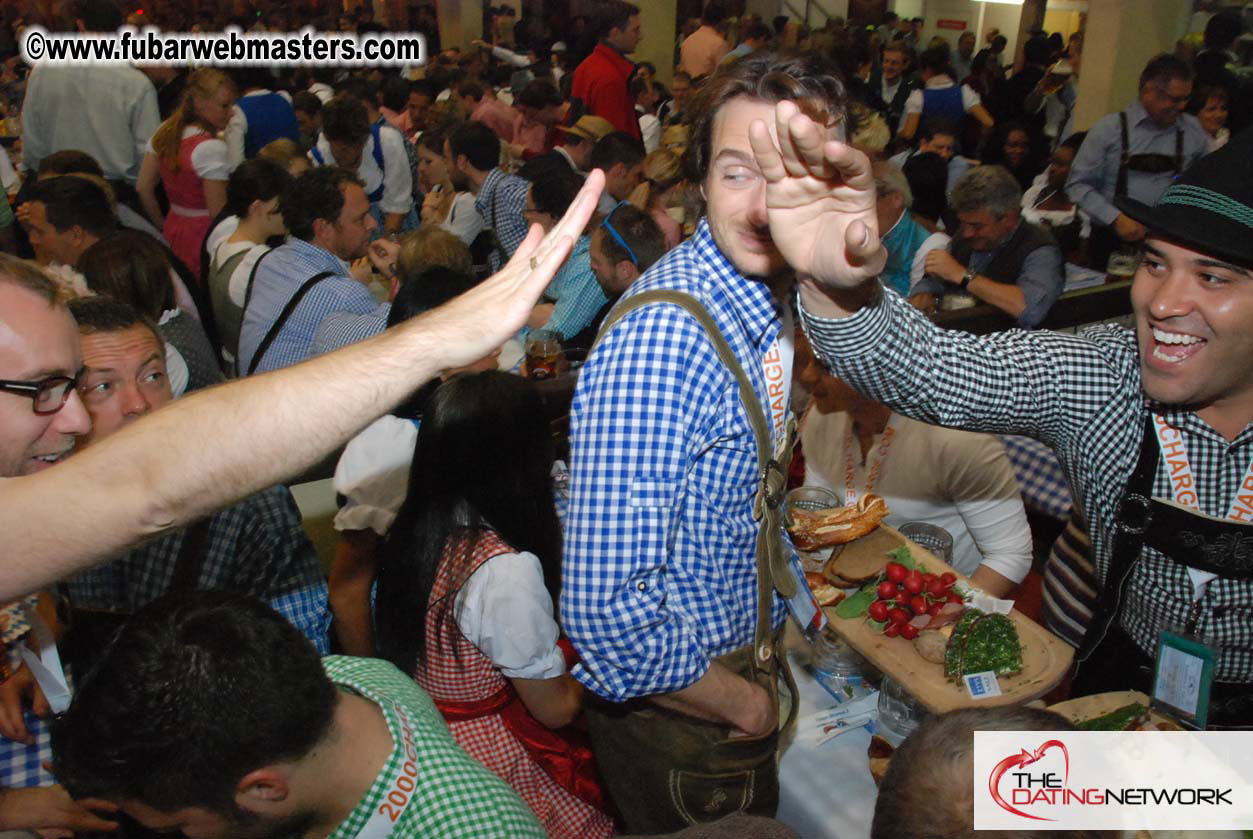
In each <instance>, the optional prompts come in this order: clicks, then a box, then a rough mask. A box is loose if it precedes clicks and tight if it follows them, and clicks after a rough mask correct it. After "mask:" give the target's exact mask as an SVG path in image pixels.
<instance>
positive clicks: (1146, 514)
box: [1072, 414, 1253, 728]
mask: <svg viewBox="0 0 1253 839" xmlns="http://www.w3.org/2000/svg"><path fill="white" fill-rule="evenodd" d="M1160 459H1161V448H1160V446H1159V445H1158V441H1157V435H1156V434H1155V433H1154V428H1153V417H1152V415H1151V414H1150V415H1149V417H1148V418H1147V419H1146V420H1145V427H1144V442H1143V443H1142V445H1141V446H1140V459H1139V461H1138V462H1137V463H1136V467H1135V471H1133V472H1132V473H1131V479H1130V480H1129V481H1128V482H1127V488H1126V489H1125V490H1124V491H1123V495H1122V499H1121V500H1120V501H1119V504H1118V510H1117V512H1116V513H1115V515H1114V545H1113V551H1112V553H1111V556H1110V563H1109V570H1108V571H1107V573H1106V574H1105V581H1104V584H1103V585H1102V587H1101V592H1100V598H1099V601H1098V607H1097V610H1096V614H1095V615H1094V616H1093V618H1092V622H1091V623H1090V624H1089V625H1088V630H1087V632H1086V633H1085V635H1084V638H1083V644H1082V645H1081V646H1080V648H1079V652H1078V653H1077V654H1076V656H1075V660H1076V661H1077V662H1079V664H1078V671H1077V673H1076V675H1075V680H1074V682H1073V684H1072V694H1073V695H1075V696H1086V695H1088V694H1092V693H1102V692H1105V691H1110V690H1128V689H1134V690H1140V691H1143V692H1144V693H1146V694H1147V693H1151V691H1152V689H1153V664H1154V657H1153V655H1151V654H1148V653H1145V652H1144V651H1142V650H1141V649H1140V647H1139V645H1137V644H1136V643H1135V641H1133V640H1132V639H1131V638H1130V637H1128V635H1127V633H1126V632H1124V631H1123V630H1122V629H1121V628H1120V627H1119V625H1118V618H1119V614H1120V610H1121V607H1122V598H1123V593H1124V591H1125V590H1126V588H1127V583H1128V581H1129V580H1130V579H1131V574H1132V572H1133V570H1134V569H1135V565H1136V563H1137V562H1138V561H1139V559H1140V556H1141V555H1142V553H1143V549H1144V548H1146V547H1148V548H1153V549H1154V550H1157V551H1160V552H1161V553H1162V554H1163V555H1164V556H1165V557H1167V558H1168V559H1170V560H1172V561H1174V562H1178V563H1180V564H1186V565H1188V566H1191V567H1193V568H1196V569H1198V570H1201V571H1207V572H1210V573H1213V574H1217V575H1218V576H1219V577H1220V578H1225V579H1238V580H1253V524H1245V523H1242V522H1237V521H1233V520H1230V519H1216V518H1214V517H1212V516H1206V515H1202V514H1201V513H1197V512H1194V511H1192V510H1189V509H1187V508H1185V507H1181V506H1179V505H1178V504H1174V503H1172V502H1168V501H1162V500H1159V499H1157V498H1154V497H1153V478H1154V476H1155V475H1156V474H1157V467H1158V463H1159V461H1160ZM1185 558H1186V559H1187V562H1186V563H1185V562H1184V561H1183V560H1184V559H1185ZM1201 608H1202V607H1201V602H1200V601H1199V600H1198V601H1197V602H1196V603H1194V604H1193V607H1192V612H1191V613H1190V614H1189V616H1188V620H1187V624H1186V625H1185V626H1184V627H1183V630H1184V632H1185V633H1188V634H1191V633H1192V632H1194V631H1195V630H1196V627H1197V623H1198V621H1199V619H1200V616H1201ZM1220 640H1221V639H1220ZM1209 722H1210V727H1211V728H1212V727H1222V728H1232V727H1236V728H1248V727H1253V685H1250V684H1248V683H1246V682H1219V681H1215V682H1214V684H1213V686H1212V688H1211V691H1210V705H1209Z"/></svg>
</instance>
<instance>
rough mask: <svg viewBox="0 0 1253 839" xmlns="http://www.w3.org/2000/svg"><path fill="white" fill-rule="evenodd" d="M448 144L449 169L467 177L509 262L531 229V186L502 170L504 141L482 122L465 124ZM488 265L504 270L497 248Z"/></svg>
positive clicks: (475, 200)
mask: <svg viewBox="0 0 1253 839" xmlns="http://www.w3.org/2000/svg"><path fill="white" fill-rule="evenodd" d="M445 144H446V146H447V147H448V155H447V158H448V164H449V168H450V169H452V170H453V171H456V172H460V173H461V174H462V175H464V176H465V179H466V183H467V185H468V186H469V187H470V192H472V193H474V209H476V210H478V211H479V215H481V216H482V217H483V219H484V220H485V221H486V222H487V226H488V227H490V228H491V229H493V230H494V231H496V240H497V242H499V244H500V248H501V249H503V250H504V253H505V259H508V258H509V257H511V256H513V252H514V251H516V250H517V249H518V245H520V244H522V240H523V239H525V238H526V232H527V230H529V229H530V225H529V224H527V221H526V219H525V218H523V217H522V211H523V210H524V209H525V208H526V191H527V189H528V188H529V187H530V184H528V183H527V182H526V180H525V179H523V178H520V177H518V176H517V175H509V174H506V173H505V170H504V169H501V168H500V138H499V137H497V136H496V134H495V133H494V132H493V131H492V129H490V128H488V127H487V126H486V125H484V124H483V123H481V122H474V121H471V122H467V123H465V124H464V125H462V126H461V127H460V128H458V129H457V130H456V131H454V132H453V133H452V136H451V137H449V138H448V140H447V141H446V143H445ZM488 264H489V265H491V268H492V270H493V271H499V270H500V266H501V265H502V264H503V263H502V262H501V258H500V253H499V252H498V250H497V249H496V248H493V249H492V252H491V253H490V254H489V256H488Z"/></svg>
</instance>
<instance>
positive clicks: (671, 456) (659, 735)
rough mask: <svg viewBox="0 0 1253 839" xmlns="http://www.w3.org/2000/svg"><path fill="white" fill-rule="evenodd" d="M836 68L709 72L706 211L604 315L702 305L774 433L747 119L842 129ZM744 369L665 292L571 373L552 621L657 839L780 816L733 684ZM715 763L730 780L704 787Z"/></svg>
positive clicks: (776, 361) (750, 457)
mask: <svg viewBox="0 0 1253 839" xmlns="http://www.w3.org/2000/svg"><path fill="white" fill-rule="evenodd" d="M838 79H839V76H838V74H837V73H835V72H834V71H832V70H830V68H829V67H828V66H827V65H826V64H825V63H824V62H823V61H822V60H821V59H820V58H817V57H815V56H813V55H807V56H803V57H790V58H789V57H781V56H779V55H778V54H774V53H768V52H763V53H754V54H752V55H748V56H745V57H744V58H742V59H740V60H739V61H736V62H734V63H732V64H728V65H724V66H723V67H721V68H720V69H719V70H718V71H717V72H716V73H715V74H714V75H713V76H712V77H711V79H710V80H709V81H708V82H707V83H706V84H705V85H704V86H703V87H702V89H701V91H700V93H699V94H697V98H696V99H695V101H694V102H693V103H692V106H691V108H692V147H691V148H690V149H689V154H693V155H694V158H693V160H692V163H693V171H692V172H691V175H692V178H693V180H694V181H695V182H697V183H700V184H701V188H702V191H703V193H704V195H705V199H706V202H707V206H708V208H707V213H706V217H705V218H704V219H703V220H702V221H701V223H700V225H699V226H698V227H697V230H696V233H695V234H694V235H693V236H692V237H691V238H690V239H688V240H687V241H685V242H683V243H682V244H681V245H679V246H678V247H677V248H675V249H674V250H672V251H670V252H669V253H668V254H667V255H666V256H664V257H663V258H662V259H661V260H660V261H659V262H657V263H656V264H655V265H653V266H652V268H650V269H649V270H648V271H647V272H645V273H644V275H643V276H641V277H640V278H639V279H638V280H637V281H636V282H635V283H634V284H633V285H632V286H631V288H630V289H629V290H628V291H627V292H626V294H624V296H623V298H622V301H621V302H620V304H619V306H618V308H617V310H616V311H622V309H623V307H624V306H627V305H629V304H630V302H631V298H632V297H634V296H635V295H638V294H639V293H641V292H646V291H658V290H664V291H678V292H683V293H686V294H688V295H690V296H692V297H695V298H696V299H697V300H698V301H699V302H700V303H701V304H702V305H703V306H704V308H705V309H706V310H707V311H708V313H709V314H710V316H711V317H712V319H713V321H714V323H715V324H716V325H717V327H718V330H719V331H720V332H721V333H722V334H723V335H724V336H725V338H726V340H727V341H728V342H729V344H730V347H731V348H732V352H733V353H734V354H735V357H736V359H737V361H738V363H739V365H740V366H741V367H742V368H743V369H744V371H745V372H746V374H747V376H748V377H749V379H750V381H751V382H752V393H751V394H748V398H750V399H751V398H754V397H755V398H756V400H757V401H758V402H759V403H760V404H761V405H762V406H765V407H764V408H763V410H764V411H765V412H766V414H767V416H768V419H767V424H768V426H769V428H770V431H772V432H773V437H774V440H775V441H776V442H777V441H778V440H779V439H780V438H781V437H782V436H783V435H784V433H785V431H784V429H785V426H786V422H787V413H786V406H787V398H786V393H785V392H783V391H785V390H786V383H788V382H790V381H791V369H790V368H791V360H792V340H791V339H792V334H793V330H792V326H791V317H790V315H789V314H788V309H789V300H790V297H791V295H792V289H793V285H794V281H793V276H792V273H791V272H790V271H789V270H788V266H787V264H786V263H785V262H784V260H783V257H782V255H781V254H780V253H779V250H778V249H777V248H776V247H775V244H774V242H773V240H772V238H771V231H770V229H769V227H768V218H767V212H766V184H765V181H764V179H763V178H762V176H761V172H760V170H759V168H758V166H757V164H756V162H755V160H754V159H753V151H752V148H751V146H750V144H749V137H748V129H749V125H750V124H751V123H752V122H753V121H754V120H759V119H768V118H770V117H771V116H772V115H773V113H774V103H775V102H777V101H779V100H780V99H783V98H785V97H789V96H791V97H799V98H802V99H803V100H804V101H806V102H807V103H808V107H809V110H810V112H811V113H813V114H815V115H817V116H820V117H821V119H822V120H823V124H824V125H827V126H830V127H829V128H826V129H824V130H825V131H827V132H828V133H829V135H830V136H831V137H832V138H834V137H836V136H837V135H838V134H839V132H840V130H841V122H842V118H843V116H844V106H845V93H844V89H843V86H842V85H841V83H840V82H839V81H838ZM872 193H873V190H872ZM838 200H839V199H838V198H837V199H836V201H837V203H838ZM872 204H873V200H872ZM736 381H737V380H736V376H735V374H733V373H732V372H731V370H730V369H728V367H727V366H725V365H724V364H723V363H722V361H720V360H719V357H718V354H717V352H716V350H715V348H714V344H713V341H712V339H711V338H710V337H709V336H708V334H707V333H706V331H705V330H704V329H703V328H702V327H701V325H700V323H699V322H698V321H697V320H696V319H695V317H693V316H692V315H691V314H689V313H688V312H686V311H685V310H683V309H681V308H679V307H678V306H676V305H673V304H670V303H662V302H651V303H649V304H647V305H644V306H643V307H642V308H638V309H635V310H634V311H631V312H629V313H628V314H626V315H625V316H624V317H622V319H621V320H619V321H617V323H615V324H614V325H613V326H612V327H611V328H610V329H609V330H608V331H606V332H603V333H602V339H601V342H600V344H599V345H598V346H597V347H596V349H595V350H594V351H593V353H592V354H591V356H590V358H589V359H588V361H587V363H586V365H585V366H584V367H583V369H582V372H581V374H580V376H579V383H578V390H577V392H576V393H575V398H574V403H573V408H572V411H571V432H572V435H571V436H572V442H571V449H572V456H573V463H572V481H571V494H570V512H569V515H568V516H567V517H566V541H565V554H564V565H563V578H564V580H565V581H566V582H565V585H564V586H563V588H562V593H561V614H562V616H563V618H564V621H565V626H566V630H567V632H568V633H569V635H570V638H571V640H572V641H573V642H574V645H575V646H576V647H577V648H578V650H579V652H580V653H581V655H582V663H581V664H580V665H579V666H577V667H576V668H575V669H574V675H575V677H576V678H577V679H579V680H580V681H581V682H583V683H584V684H585V685H587V687H588V688H589V689H590V690H591V691H593V692H595V693H596V694H597V695H599V696H600V697H602V698H603V699H605V700H607V701H606V702H603V703H600V704H598V705H596V706H594V707H591V708H589V711H588V715H589V725H590V729H591V734H592V739H593V744H594V748H595V750H596V754H597V760H598V764H599V766H600V771H601V775H602V778H603V779H604V781H605V784H606V787H607V789H608V791H609V793H610V795H611V797H613V799H614V801H615V803H616V804H617V806H618V809H619V811H620V812H622V813H623V815H624V817H625V819H626V824H627V828H628V830H627V832H629V833H647V834H652V833H668V832H671V831H673V830H677V829H680V828H682V827H684V826H685V825H686V824H688V823H690V821H689V820H690V819H691V818H692V816H690V815H688V814H691V813H698V814H699V816H697V818H699V819H701V820H709V821H712V820H714V819H717V818H718V817H720V816H722V815H725V814H726V813H729V812H733V811H735V810H740V809H742V810H747V811H749V812H752V813H757V814H764V815H772V814H773V812H774V808H775V806H776V803H777V798H778V779H777V775H776V767H775V750H776V745H777V738H778V732H777V722H778V720H777V707H776V705H775V704H774V702H773V701H772V690H771V688H772V685H771V684H770V682H769V679H765V678H762V679H757V680H750V679H749V678H745V676H746V675H747V674H749V672H750V671H749V668H748V666H747V665H748V663H749V660H750V659H751V657H752V656H751V651H752V641H753V638H754V629H755V626H756V620H757V615H758V590H757V563H756V561H755V546H756V542H757V538H758V525H757V521H756V520H755V518H754V516H753V500H754V493H755V491H756V489H757V486H758V476H759V471H758V470H759V465H758V455H757V446H756V443H755V438H754V434H753V431H752V426H751V424H750V419H749V414H748V412H747V409H746V407H745V405H744V403H743V402H742V401H741V398H740V395H739V393H740V392H739V389H738V388H737V386H736ZM767 383H774V384H775V390H774V391H771V390H770V389H769V387H768V384H767ZM775 407H777V410H776V409H772V408H775ZM767 433H769V432H767ZM766 605H767V613H766V614H765V615H764V620H763V623H765V622H767V621H769V622H770V624H771V626H772V627H778V626H779V625H780V624H781V623H782V621H783V614H784V610H783V603H782V601H781V600H780V599H778V598H775V599H774V600H773V601H772V602H770V603H767V604H766ZM771 607H772V608H771ZM763 628H764V627H763ZM645 697H646V698H647V701H643V700H644V698H645ZM728 738H733V739H731V740H730V741H728ZM724 773H726V777H727V778H728V779H730V780H728V781H727V782H726V783H710V782H708V778H709V777H710V776H712V775H719V774H724Z"/></svg>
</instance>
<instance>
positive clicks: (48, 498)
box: [0, 172, 604, 598]
mask: <svg viewBox="0 0 1253 839" xmlns="http://www.w3.org/2000/svg"><path fill="white" fill-rule="evenodd" d="M603 184H604V176H603V174H601V173H599V172H593V173H592V174H591V175H590V176H588V179H587V183H586V184H585V185H584V187H583V189H582V191H581V192H580V194H579V196H578V198H577V199H576V200H575V202H574V203H573V204H572V205H571V206H570V209H569V210H568V211H567V212H566V215H565V216H564V217H563V218H562V220H561V222H560V223H558V224H557V225H556V226H555V227H554V228H553V230H552V231H551V232H550V233H549V234H548V235H547V236H543V234H542V232H541V230H540V229H539V227H538V226H532V228H531V231H530V234H529V235H528V236H527V237H526V239H525V240H524V241H523V243H522V244H521V245H520V246H519V248H518V250H517V252H516V253H515V254H514V256H513V258H512V259H511V260H510V261H509V263H508V264H507V265H506V266H505V267H504V268H503V269H502V270H501V271H499V272H497V273H496V274H495V275H494V276H493V277H491V278H490V279H488V280H487V281H486V282H484V283H481V284H480V285H478V286H476V287H475V288H473V289H471V290H470V291H468V292H466V293H465V294H463V295H461V296H460V297H458V298H456V299H455V300H453V301H451V302H449V303H448V304H446V305H444V306H441V307H440V308H438V309H436V310H434V311H431V312H428V313H426V314H424V315H421V316H419V317H417V318H414V319H413V320H411V321H407V322H406V323H404V324H401V325H399V326H397V327H395V328H393V329H389V330H387V331H386V332H385V333H383V334H382V335H379V336H377V337H375V338H372V339H370V340H368V341H363V342H361V343H359V344H354V345H351V346H348V347H344V348H343V349H341V350H338V351H336V352H333V353H329V354H327V355H324V356H318V357H316V358H313V359H310V360H309V361H306V362H304V363H302V364H298V365H295V366H293V367H288V368H284V369H282V370H276V371H274V372H272V373H267V374H265V375H261V376H255V377H254V376H250V377H248V378H245V379H239V380H236V381H234V382H231V383H230V384H227V385H223V386H220V387H214V388H210V389H207V390H204V391H200V392H198V393H195V394H192V395H190V396H188V397H187V398H185V399H180V400H178V401H176V402H173V403H171V404H170V405H168V406H166V407H165V408H162V409H161V410H159V411H157V412H155V413H153V414H151V415H149V416H147V417H144V418H143V419H142V420H140V421H138V422H136V423H134V424H133V425H131V426H129V427H127V428H125V429H123V430H122V431H119V432H118V433H117V434H115V435H113V436H111V437H109V438H108V439H107V440H104V441H102V442H100V443H98V444H96V445H94V446H92V447H91V448H89V449H87V450H85V451H83V452H82V453H80V454H77V455H75V456H74V457H73V458H70V459H69V460H68V461H66V462H65V463H63V464H60V465H59V466H58V467H57V468H56V469H48V470H45V471H43V472H40V473H38V474H35V475H31V476H27V477H22V478H13V479H11V480H7V481H0V532H3V533H5V534H6V538H7V539H9V540H10V542H11V543H12V544H16V545H21V546H22V550H21V551H12V552H9V553H8V554H7V555H6V558H5V560H4V565H3V566H2V567H3V570H4V573H3V574H0V598H10V597H13V596H16V595H19V594H22V593H24V592H28V591H33V590H34V589H36V588H39V587H40V586H41V585H45V584H47V583H50V582H52V581H54V580H57V579H60V578H61V577H64V576H66V575H68V574H71V573H73V572H75V571H78V570H80V569H82V568H85V567H87V566H89V565H91V564H92V563H93V562H95V561H98V560H101V559H103V558H104V557H106V556H109V555H110V554H111V553H113V552H116V551H117V550H119V549H121V548H124V547H126V546H128V545H132V544H134V543H136V542H138V541H140V540H141V539H144V538H145V537H148V536H151V535H153V534H156V533H161V532H164V531H166V530H168V529H170V528H173V527H178V526H181V525H183V524H186V523H187V522H189V521H192V520H194V519H196V518H198V517H200V516H202V515H205V514H206V513H209V512H211V511H213V510H216V509H218V508H220V507H222V506H225V505H227V504H230V503H232V502H234V501H236V500H237V499H239V498H241V497H243V496H245V495H248V494H251V493H253V492H256V491H258V490H261V489H263V488H265V487H267V486H271V485H273V484H275V483H278V482H279V481H281V480H283V479H284V478H286V477H288V476H290V475H293V474H297V473H299V472H300V471H301V470H303V469H306V468H308V467H309V466H311V465H312V464H314V463H316V462H317V461H318V460H319V459H320V458H321V457H323V456H325V454H326V453H327V452H329V451H331V450H332V449H334V448H335V447H336V446H339V445H341V444H342V443H344V442H345V441H346V440H347V439H348V438H349V437H351V436H352V435H353V434H355V433H356V432H357V431H359V430H360V429H361V428H363V427H364V426H365V425H366V424H367V423H368V422H370V421H371V420H373V419H375V418H376V417H378V416H380V415H381V414H382V413H384V412H385V411H387V410H389V409H391V408H392V407H394V406H395V405H397V404H398V403H399V402H400V401H401V400H402V399H404V398H405V397H406V396H408V395H409V394H410V393H412V392H413V391H414V390H416V389H417V388H418V387H419V386H420V385H422V384H423V383H424V382H426V381H427V380H429V379H431V378H433V377H434V376H435V375H437V374H438V373H439V372H440V371H441V370H443V369H445V368H448V367H455V366H460V365H464V364H468V363H470V362H471V361H473V360H475V359H478V358H482V357H483V356H484V355H486V354H487V353H488V352H490V351H491V350H493V349H495V348H496V347H497V346H499V345H500V344H501V343H502V342H503V341H504V340H505V339H506V338H508V337H509V336H510V335H512V334H513V333H514V332H516V331H517V329H518V328H519V327H520V326H521V325H522V323H523V321H524V320H525V319H526V316H527V314H528V313H529V312H530V311H531V307H532V305H533V304H534V303H535V300H536V299H537V298H538V297H539V295H540V292H541V291H542V290H543V289H544V288H545V287H546V286H547V285H548V282H549V281H550V280H551V279H552V277H553V275H554V274H555V273H556V272H557V269H558V268H559V267H560V266H561V264H562V263H563V262H564V261H565V259H566V256H567V255H568V254H569V253H570V250H571V248H572V246H573V243H574V241H575V239H577V237H578V235H579V232H580V231H582V229H583V227H584V226H585V225H586V224H587V221H588V219H589V218H590V216H591V214H592V210H593V209H594V208H595V206H596V200H597V198H598V197H599V195H600V190H601V187H602V186H603Z"/></svg>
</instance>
